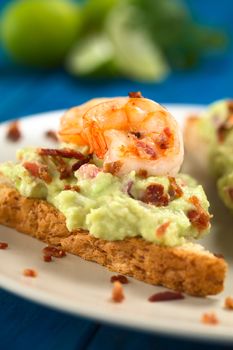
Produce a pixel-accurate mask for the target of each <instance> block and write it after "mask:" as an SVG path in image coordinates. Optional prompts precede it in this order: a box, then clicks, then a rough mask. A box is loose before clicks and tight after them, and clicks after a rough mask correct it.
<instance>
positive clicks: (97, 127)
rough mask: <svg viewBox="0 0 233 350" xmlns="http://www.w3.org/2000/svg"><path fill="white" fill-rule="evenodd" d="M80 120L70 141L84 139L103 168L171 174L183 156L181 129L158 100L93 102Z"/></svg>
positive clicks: (177, 168)
mask: <svg viewBox="0 0 233 350" xmlns="http://www.w3.org/2000/svg"><path fill="white" fill-rule="evenodd" d="M98 102H99V101H98ZM81 119H82V122H80V124H78V123H77V124H76V127H77V131H78V132H77V133H76V135H77V138H75V136H76V135H75V133H74V134H73V135H72V137H73V140H74V142H75V143H76V144H79V145H81V142H84V144H86V145H88V146H89V152H90V153H95V154H96V156H97V157H98V158H100V159H103V166H104V170H105V171H109V172H112V173H114V174H118V175H124V174H126V173H128V172H130V171H131V170H135V171H136V172H137V173H139V172H140V171H142V170H143V171H144V172H145V171H146V172H147V174H148V175H171V176H174V175H175V174H176V173H177V172H178V171H179V169H180V166H181V164H182V162H183V155H184V150H183V139H182V135H181V131H180V129H179V127H178V125H177V122H176V121H175V119H174V118H173V117H172V116H171V114H170V113H169V112H168V111H167V110H166V109H165V108H163V107H162V106H161V105H159V104H158V103H156V102H154V101H152V100H149V99H145V98H142V97H136V98H126V97H125V98H123V97H119V98H115V99H112V100H105V101H102V102H100V103H98V104H96V105H94V106H93V107H91V108H89V109H88V110H87V111H86V112H85V113H84V115H83V117H82V118H81ZM80 125H81V126H82V128H81V129H80V128H79V127H80ZM72 132H73V130H72ZM72 132H71V133H70V134H72ZM80 137H81V138H82V141H81V142H80Z"/></svg>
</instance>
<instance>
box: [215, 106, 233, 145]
mask: <svg viewBox="0 0 233 350" xmlns="http://www.w3.org/2000/svg"><path fill="white" fill-rule="evenodd" d="M232 127H233V100H229V101H228V117H227V119H226V120H225V121H224V122H223V123H222V124H221V125H220V126H219V127H218V129H217V136H218V141H219V142H220V143H222V142H223V141H224V140H225V137H226V135H227V131H229V130H230V129H231V128H232Z"/></svg>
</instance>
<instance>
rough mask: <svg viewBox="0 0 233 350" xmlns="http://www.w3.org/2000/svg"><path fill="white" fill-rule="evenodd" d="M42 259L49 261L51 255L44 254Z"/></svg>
mask: <svg viewBox="0 0 233 350" xmlns="http://www.w3.org/2000/svg"><path fill="white" fill-rule="evenodd" d="M43 260H44V261H45V262H51V261H52V256H51V255H44V256H43Z"/></svg>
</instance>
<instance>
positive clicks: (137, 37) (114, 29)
mask: <svg viewBox="0 0 233 350" xmlns="http://www.w3.org/2000/svg"><path fill="white" fill-rule="evenodd" d="M137 18H140V13H139V12H138V10H137V9H136V8H135V7H134V6H130V5H122V6H119V7H118V8H117V7H116V8H114V9H113V10H112V11H111V12H110V14H109V15H108V16H107V18H106V23H105V28H106V32H107V33H108V35H109V38H110V39H111V41H112V43H113V45H114V48H115V62H116V65H117V66H118V68H119V70H120V71H121V72H122V73H124V74H125V75H126V76H128V77H129V78H132V79H134V80H138V81H144V82H159V81H162V80H164V79H165V77H166V76H167V75H168V73H169V71H170V69H169V66H168V64H167V61H166V59H165V57H164V55H163V54H162V52H161V50H160V48H159V47H158V46H156V45H155V44H154V42H153V41H152V40H151V37H150V35H149V33H148V32H146V31H145V30H144V29H143V28H141V26H140V21H138V24H137Z"/></svg>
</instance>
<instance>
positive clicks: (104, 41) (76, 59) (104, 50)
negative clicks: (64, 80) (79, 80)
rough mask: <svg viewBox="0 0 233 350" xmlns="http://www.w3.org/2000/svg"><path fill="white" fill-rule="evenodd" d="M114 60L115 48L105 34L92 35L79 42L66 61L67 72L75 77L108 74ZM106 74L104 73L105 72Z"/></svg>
mask: <svg viewBox="0 0 233 350" xmlns="http://www.w3.org/2000/svg"><path fill="white" fill-rule="evenodd" d="M113 59H114V48H113V45H112V43H111V41H110V40H109V38H108V37H107V36H106V35H105V34H103V33H99V34H97V33H96V34H92V35H89V36H88V37H86V38H85V39H83V40H82V41H79V42H78V43H77V44H76V45H75V46H74V47H73V48H72V49H71V51H70V52H69V54H68V56H67V59H66V67H67V70H68V71H69V72H70V73H72V74H74V75H88V74H96V72H99V71H103V69H104V70H105V73H107V72H106V68H107V67H109V66H111V63H112V61H113ZM103 73H104V72H103Z"/></svg>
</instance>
